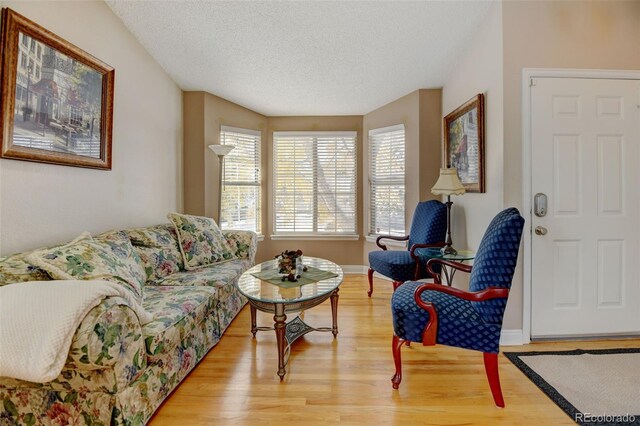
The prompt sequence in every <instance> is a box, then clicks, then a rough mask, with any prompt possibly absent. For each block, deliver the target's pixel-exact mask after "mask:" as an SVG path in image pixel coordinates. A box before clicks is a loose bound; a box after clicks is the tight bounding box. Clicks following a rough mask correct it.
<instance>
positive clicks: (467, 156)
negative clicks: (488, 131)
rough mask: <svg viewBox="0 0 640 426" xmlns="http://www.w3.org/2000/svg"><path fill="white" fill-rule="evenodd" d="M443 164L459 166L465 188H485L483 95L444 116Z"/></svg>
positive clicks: (469, 190)
mask: <svg viewBox="0 0 640 426" xmlns="http://www.w3.org/2000/svg"><path fill="white" fill-rule="evenodd" d="M444 153H445V166H446V167H453V168H455V169H457V170H458V177H459V178H460V181H461V182H462V184H463V185H464V188H465V190H466V191H467V192H485V190H484V95H483V94H482V93H480V94H478V95H476V96H474V97H473V99H470V100H469V101H467V102H466V103H465V104H464V105H462V106H460V107H459V108H457V109H456V110H455V111H453V112H451V113H450V114H448V115H447V116H446V117H444Z"/></svg>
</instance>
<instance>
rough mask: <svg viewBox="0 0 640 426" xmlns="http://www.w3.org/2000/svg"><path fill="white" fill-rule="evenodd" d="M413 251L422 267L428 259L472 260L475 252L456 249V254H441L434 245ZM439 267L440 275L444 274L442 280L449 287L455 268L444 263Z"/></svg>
mask: <svg viewBox="0 0 640 426" xmlns="http://www.w3.org/2000/svg"><path fill="white" fill-rule="evenodd" d="M415 253H416V255H417V256H418V257H419V258H420V260H421V261H422V266H423V267H426V264H427V261H429V259H443V260H450V261H452V262H462V263H464V262H466V261H469V260H473V259H474V258H475V257H476V253H475V252H474V251H472V250H458V253H456V254H442V252H441V251H440V249H439V248H436V247H428V248H422V249H417V250H416V251H415ZM440 267H441V268H442V269H441V275H444V278H445V280H446V281H443V282H446V284H447V285H448V286H449V287H451V284H453V276H454V275H455V274H456V271H457V269H454V268H450V267H448V266H446V265H440Z"/></svg>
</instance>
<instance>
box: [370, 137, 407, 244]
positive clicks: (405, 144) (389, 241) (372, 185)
mask: <svg viewBox="0 0 640 426" xmlns="http://www.w3.org/2000/svg"><path fill="white" fill-rule="evenodd" d="M398 131H402V132H403V133H404V160H405V175H404V178H403V185H404V188H405V198H404V200H403V202H404V209H403V210H406V206H407V200H406V184H407V180H406V159H407V138H406V129H405V126H404V124H396V125H393V126H387V127H381V128H377V129H371V130H369V134H368V137H369V138H368V145H367V156H368V157H367V158H368V167H367V207H368V208H367V212H366V216H367V217H366V219H365V223H366V224H367V230H366V237H365V239H366V240H367V241H368V242H375V241H376V239H377V238H378V237H379V236H380V235H388V234H385V233H375V232H372V230H373V227H374V225H375V224H374V223H373V221H374V219H373V214H372V213H373V197H372V194H373V189H374V188H373V187H374V184H373V181H374V179H373V176H372V166H373V164H372V149H373V136H376V135H380V134H384V133H392V132H398ZM405 217H406V216H405ZM406 232H407V224H406V219H405V223H404V233H403V235H406ZM384 243H385V244H386V245H392V246H400V247H402V246H406V243H405V242H401V241H397V242H396V241H392V240H385V242H384Z"/></svg>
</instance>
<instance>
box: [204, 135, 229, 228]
mask: <svg viewBox="0 0 640 426" xmlns="http://www.w3.org/2000/svg"><path fill="white" fill-rule="evenodd" d="M233 148H235V147H234V146H233V145H209V149H210V150H211V151H213V152H214V153H215V154H216V155H217V156H218V160H219V161H220V168H219V170H220V180H219V182H220V186H219V188H218V226H222V224H221V223H220V221H221V220H222V218H221V217H220V216H221V215H222V190H223V189H224V180H223V179H222V177H223V176H224V157H225V155H227V154H229V153H230V152H231V150H233Z"/></svg>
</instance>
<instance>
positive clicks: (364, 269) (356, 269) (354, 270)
mask: <svg viewBox="0 0 640 426" xmlns="http://www.w3.org/2000/svg"><path fill="white" fill-rule="evenodd" d="M340 267H341V268H342V272H344V273H345V274H362V275H367V273H368V272H369V267H368V266H366V265H340ZM373 276H374V277H375V278H380V279H382V280H387V281H393V280H392V279H391V278H389V277H385V276H384V275H380V274H379V273H377V272H375V273H374V274H373Z"/></svg>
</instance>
